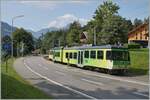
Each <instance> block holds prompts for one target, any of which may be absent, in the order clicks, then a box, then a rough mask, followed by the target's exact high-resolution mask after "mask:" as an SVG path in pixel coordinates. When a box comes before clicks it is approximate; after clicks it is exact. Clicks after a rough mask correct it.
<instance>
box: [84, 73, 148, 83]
mask: <svg viewBox="0 0 150 100" xmlns="http://www.w3.org/2000/svg"><path fill="white" fill-rule="evenodd" d="M82 73H84V74H87V75H92V76H97V77H103V78H107V79H112V80H117V81H122V82H128V83H134V84H139V85H146V86H149V84H148V83H144V82H139V81H133V80H127V79H121V78H118V77H110V76H104V75H96V74H89V73H87V72H82Z"/></svg>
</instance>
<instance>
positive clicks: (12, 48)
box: [11, 19, 14, 61]
mask: <svg viewBox="0 0 150 100" xmlns="http://www.w3.org/2000/svg"><path fill="white" fill-rule="evenodd" d="M13 52H14V50H13V19H12V28H11V57H12V61H13V55H14V54H13Z"/></svg>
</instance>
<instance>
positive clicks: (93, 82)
mask: <svg viewBox="0 0 150 100" xmlns="http://www.w3.org/2000/svg"><path fill="white" fill-rule="evenodd" d="M81 80H83V81H86V82H89V83H92V84H96V85H104V84H103V83H100V82H95V81H91V80H87V79H84V78H82V79H81Z"/></svg>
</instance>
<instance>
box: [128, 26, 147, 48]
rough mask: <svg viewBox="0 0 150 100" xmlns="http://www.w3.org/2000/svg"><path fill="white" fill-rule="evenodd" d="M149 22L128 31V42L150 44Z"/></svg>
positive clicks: (144, 45) (145, 45)
mask: <svg viewBox="0 0 150 100" xmlns="http://www.w3.org/2000/svg"><path fill="white" fill-rule="evenodd" d="M148 40H149V23H144V24H142V25H139V26H137V27H136V28H134V29H133V30H131V31H130V32H129V33H128V43H139V44H141V45H142V46H143V47H147V46H148Z"/></svg>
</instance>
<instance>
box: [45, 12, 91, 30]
mask: <svg viewBox="0 0 150 100" xmlns="http://www.w3.org/2000/svg"><path fill="white" fill-rule="evenodd" d="M73 21H79V22H80V23H81V25H82V26H83V25H85V24H86V23H87V22H88V21H89V20H87V19H84V18H78V17H76V16H75V15H73V14H65V15H63V16H59V17H57V18H56V19H55V20H53V21H50V22H49V24H48V27H57V28H63V27H65V26H66V25H68V24H70V23H72V22H73Z"/></svg>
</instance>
